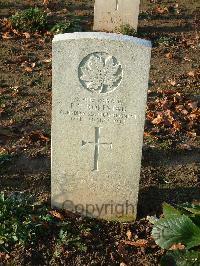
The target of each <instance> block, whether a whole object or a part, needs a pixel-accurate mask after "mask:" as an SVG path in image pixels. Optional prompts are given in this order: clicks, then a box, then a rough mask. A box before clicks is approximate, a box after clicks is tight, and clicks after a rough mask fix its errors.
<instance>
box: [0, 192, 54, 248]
mask: <svg viewBox="0 0 200 266" xmlns="http://www.w3.org/2000/svg"><path fill="white" fill-rule="evenodd" d="M44 210H45V209H44V208H42V207H41V206H39V205H37V204H36V203H35V204H34V203H33V201H32V199H31V198H30V197H29V198H28V197H25V196H24V195H23V194H22V193H18V194H13V195H11V196H10V197H7V198H6V197H5V195H4V193H1V194H0V244H1V246H0V251H2V250H4V251H5V250H7V248H10V247H12V246H13V245H15V244H19V245H25V244H27V243H33V242H34V241H35V240H36V239H37V236H38V234H41V233H42V234H45V232H46V231H44V230H43V229H44V228H43V227H44V222H45V221H46V220H47V219H52V218H51V217H50V215H49V214H46V213H45V212H44ZM36 213H37V216H36ZM38 214H39V215H38ZM35 217H37V219H36V218H35Z"/></svg>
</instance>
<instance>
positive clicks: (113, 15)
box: [93, 0, 140, 32]
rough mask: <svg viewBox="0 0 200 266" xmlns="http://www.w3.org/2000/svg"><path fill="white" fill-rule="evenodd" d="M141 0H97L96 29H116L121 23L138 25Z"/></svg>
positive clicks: (95, 9) (135, 26) (95, 11)
mask: <svg viewBox="0 0 200 266" xmlns="http://www.w3.org/2000/svg"><path fill="white" fill-rule="evenodd" d="M139 6H140V0H106V1H105V0H95V7H94V27H93V29H94V30H96V31H110V32H113V31H116V29H118V28H119V27H120V26H121V25H126V24H128V25H130V26H131V27H133V28H134V29H135V30H137V26H138V15H139Z"/></svg>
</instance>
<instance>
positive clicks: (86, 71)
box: [79, 53, 122, 93]
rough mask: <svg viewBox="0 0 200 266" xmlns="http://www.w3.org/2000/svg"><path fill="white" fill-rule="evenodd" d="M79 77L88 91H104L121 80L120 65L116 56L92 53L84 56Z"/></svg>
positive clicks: (112, 87)
mask: <svg viewBox="0 0 200 266" xmlns="http://www.w3.org/2000/svg"><path fill="white" fill-rule="evenodd" d="M84 59H85V60H83V61H82V62H83V64H82V66H81V67H80V76H79V79H80V81H81V83H82V84H83V86H84V87H86V88H87V89H88V90H90V91H95V92H98V93H106V92H110V91H112V90H114V89H115V88H116V87H117V86H118V85H119V83H120V82H121V80H122V67H121V65H120V64H119V63H118V62H117V60H116V58H114V57H113V56H110V55H108V54H106V53H93V54H91V55H89V56H87V57H86V58H84Z"/></svg>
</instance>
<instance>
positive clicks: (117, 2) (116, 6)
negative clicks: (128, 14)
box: [115, 0, 119, 10]
mask: <svg viewBox="0 0 200 266" xmlns="http://www.w3.org/2000/svg"><path fill="white" fill-rule="evenodd" d="M118 9H119V0H116V5H115V10H118Z"/></svg>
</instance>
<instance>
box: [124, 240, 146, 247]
mask: <svg viewBox="0 0 200 266" xmlns="http://www.w3.org/2000/svg"><path fill="white" fill-rule="evenodd" d="M121 242H122V243H124V244H125V245H129V246H134V247H147V246H148V245H149V241H148V240H146V239H138V240H137V241H129V240H121Z"/></svg>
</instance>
